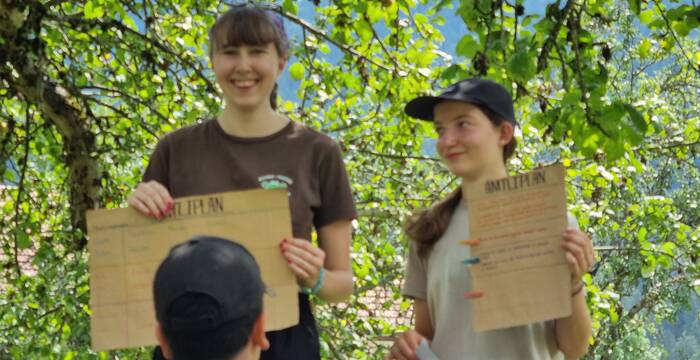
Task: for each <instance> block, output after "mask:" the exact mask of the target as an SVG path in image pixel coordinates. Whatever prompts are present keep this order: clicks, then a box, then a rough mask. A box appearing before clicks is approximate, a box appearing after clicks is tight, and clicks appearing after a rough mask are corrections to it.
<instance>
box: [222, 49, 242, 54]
mask: <svg viewBox="0 0 700 360" xmlns="http://www.w3.org/2000/svg"><path fill="white" fill-rule="evenodd" d="M221 53H222V54H225V55H236V54H238V48H234V47H226V48H223V49H221Z"/></svg>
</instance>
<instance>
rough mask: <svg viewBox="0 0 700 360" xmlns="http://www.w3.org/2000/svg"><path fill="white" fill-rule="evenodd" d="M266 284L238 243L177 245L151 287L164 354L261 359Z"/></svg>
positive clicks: (200, 240)
mask: <svg viewBox="0 0 700 360" xmlns="http://www.w3.org/2000/svg"><path fill="white" fill-rule="evenodd" d="M264 290H265V285H264V284H263V282H262V279H261V277H260V268H259V267H258V265H257V263H256V261H255V259H254V258H253V256H252V255H251V254H250V252H248V250H246V249H245V248H244V247H243V246H241V245H240V244H237V243H235V242H232V241H229V240H226V239H222V238H218V237H212V236H198V237H194V238H192V239H190V240H188V241H187V242H184V243H182V244H179V245H176V246H175V247H173V248H172V249H171V250H170V253H169V254H168V256H167V257H166V258H165V260H163V262H162V263H161V264H160V266H159V267H158V270H157V271H156V275H155V279H154V282H153V300H154V303H155V310H156V318H157V320H158V327H157V329H156V336H157V337H158V342H159V344H160V346H161V348H162V351H163V355H164V356H165V357H166V358H167V359H171V360H190V359H198V360H232V359H248V358H250V359H257V358H258V356H259V352H260V349H267V348H268V346H269V344H268V342H267V339H266V338H265V326H264V322H265V319H264V314H263V311H262V310H263V293H264Z"/></svg>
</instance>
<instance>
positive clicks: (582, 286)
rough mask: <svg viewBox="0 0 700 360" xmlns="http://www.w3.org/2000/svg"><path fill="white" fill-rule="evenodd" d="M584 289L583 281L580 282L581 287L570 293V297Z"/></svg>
mask: <svg viewBox="0 0 700 360" xmlns="http://www.w3.org/2000/svg"><path fill="white" fill-rule="evenodd" d="M584 287H585V284H584V283H583V281H581V285H580V286H579V287H578V289H576V291H574V292H572V293H571V296H572V297H573V296H576V295H578V294H579V293H580V292H581V291H583V288H584Z"/></svg>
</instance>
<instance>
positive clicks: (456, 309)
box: [403, 202, 578, 360]
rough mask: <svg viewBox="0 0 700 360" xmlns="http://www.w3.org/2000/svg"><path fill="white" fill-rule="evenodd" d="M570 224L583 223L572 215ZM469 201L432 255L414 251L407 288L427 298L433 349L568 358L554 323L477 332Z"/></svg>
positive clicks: (465, 355) (445, 354) (481, 355)
mask: <svg viewBox="0 0 700 360" xmlns="http://www.w3.org/2000/svg"><path fill="white" fill-rule="evenodd" d="M569 223H570V224H571V225H572V226H578V225H577V224H576V220H575V219H574V218H573V217H571V216H569ZM468 237H469V216H468V213H467V206H466V204H465V203H464V202H461V203H460V205H459V206H457V208H456V209H455V212H454V214H453V215H452V219H451V220H450V225H449V226H448V227H447V230H446V231H445V234H444V235H443V236H442V238H440V240H438V242H437V243H436V244H435V245H434V246H433V248H432V250H431V251H430V254H429V256H428V259H427V260H421V259H420V258H419V257H418V254H417V252H416V249H415V248H414V247H413V246H411V248H410V250H409V259H408V265H407V268H406V277H405V283H404V288H403V294H404V295H405V296H407V297H411V298H415V299H422V300H426V301H427V303H428V311H429V313H430V320H431V322H432V326H433V330H434V336H433V342H432V345H431V348H432V350H433V351H434V352H435V354H436V355H437V356H438V357H439V358H440V359H441V360H462V359H535V360H544V359H563V358H564V356H563V354H562V353H561V352H560V351H559V350H558V349H557V344H556V340H555V338H554V328H553V325H554V322H553V321H547V322H541V323H533V324H528V325H524V326H516V327H511V328H506V329H499V330H492V331H485V332H475V331H474V329H473V328H472V325H471V324H472V306H471V305H472V302H471V301H469V300H465V299H464V298H463V294H464V292H465V291H471V290H474V289H472V284H471V274H470V273H471V271H470V269H469V267H468V266H465V265H464V264H462V263H461V261H462V260H464V259H466V258H468V257H470V256H471V255H470V250H469V246H464V245H461V244H460V243H459V241H461V240H466V239H467V238H468Z"/></svg>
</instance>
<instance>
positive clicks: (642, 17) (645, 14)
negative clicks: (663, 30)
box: [639, 10, 654, 25]
mask: <svg viewBox="0 0 700 360" xmlns="http://www.w3.org/2000/svg"><path fill="white" fill-rule="evenodd" d="M639 21H640V22H641V23H642V24H644V25H649V24H651V22H652V21H654V11H653V10H644V11H642V12H641V13H640V14H639Z"/></svg>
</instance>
